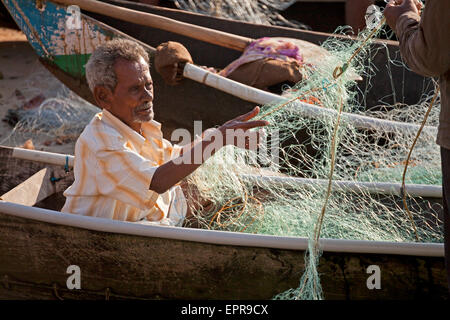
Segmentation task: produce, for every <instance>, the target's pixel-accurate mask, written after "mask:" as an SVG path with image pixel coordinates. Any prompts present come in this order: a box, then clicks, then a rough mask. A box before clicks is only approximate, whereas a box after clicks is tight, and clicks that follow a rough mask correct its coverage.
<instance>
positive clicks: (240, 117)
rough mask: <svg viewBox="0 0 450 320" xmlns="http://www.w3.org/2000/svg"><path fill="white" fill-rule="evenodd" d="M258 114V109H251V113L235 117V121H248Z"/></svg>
mask: <svg viewBox="0 0 450 320" xmlns="http://www.w3.org/2000/svg"><path fill="white" fill-rule="evenodd" d="M258 113H259V107H255V108H253V110H252V111H250V112H247V113H246V114H243V115H241V116H239V117H237V118H236V119H235V120H237V121H248V120H249V119H251V118H253V117H255V116H256V115H257V114H258Z"/></svg>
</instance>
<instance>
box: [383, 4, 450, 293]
mask: <svg viewBox="0 0 450 320" xmlns="http://www.w3.org/2000/svg"><path fill="white" fill-rule="evenodd" d="M420 9H421V4H420V3H419V2H418V1H417V0H396V1H390V2H389V3H388V4H387V5H386V9H385V10H384V15H385V17H386V21H387V23H388V24H389V26H390V27H391V28H392V30H395V33H396V35H397V38H398V39H399V42H400V51H401V54H402V57H403V59H404V60H405V61H406V63H407V65H408V66H409V67H410V68H411V69H412V70H413V71H415V72H417V73H419V74H421V75H423V76H427V77H439V86H440V94H441V113H440V118H439V128H438V135H437V143H438V144H439V145H440V146H441V161H442V187H443V206H444V239H445V240H444V246H445V261H446V268H447V280H448V283H449V291H450V211H449V205H450V1H448V0H427V2H426V7H425V9H424V10H423V13H422V17H421V16H420V13H419V11H420Z"/></svg>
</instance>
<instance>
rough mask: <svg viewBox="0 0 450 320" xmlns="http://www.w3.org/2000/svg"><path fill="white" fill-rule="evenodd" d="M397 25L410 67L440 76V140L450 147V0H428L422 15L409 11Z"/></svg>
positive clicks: (415, 70)
mask: <svg viewBox="0 0 450 320" xmlns="http://www.w3.org/2000/svg"><path fill="white" fill-rule="evenodd" d="M395 29H396V30H395V33H396V35H397V37H398V39H399V43H400V52H401V54H402V57H403V59H404V60H405V62H406V64H407V65H408V67H410V68H411V69H412V70H413V71H414V72H416V73H418V74H421V75H423V76H428V77H439V86H440V94H441V113H440V117H439V128H438V135H437V139H436V141H437V143H438V144H439V145H440V146H441V147H444V148H446V149H450V1H442V0H428V1H427V2H426V6H425V8H424V10H423V13H422V16H419V15H417V14H416V13H414V12H406V13H404V14H402V15H401V16H400V17H399V18H398V20H397V22H396V26H395Z"/></svg>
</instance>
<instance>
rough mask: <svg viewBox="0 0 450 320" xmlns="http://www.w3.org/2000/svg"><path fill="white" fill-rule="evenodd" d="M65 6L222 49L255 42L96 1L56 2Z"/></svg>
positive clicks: (74, 0)
mask: <svg viewBox="0 0 450 320" xmlns="http://www.w3.org/2000/svg"><path fill="white" fill-rule="evenodd" d="M54 1H55V2H57V3H61V4H64V5H67V6H69V5H77V6H79V7H80V8H81V9H83V10H86V11H90V12H95V13H99V14H103V15H105V16H109V17H112V18H116V19H120V20H123V21H127V22H131V23H135V24H140V25H144V26H148V27H152V28H157V29H162V30H166V31H169V32H173V33H177V34H180V35H183V36H186V37H190V38H194V39H197V40H201V41H205V42H209V43H212V44H215V45H219V46H222V47H226V48H230V49H234V50H238V51H244V50H245V48H247V46H248V45H249V44H250V43H251V42H252V41H253V39H251V38H247V37H242V36H238V35H234V34H230V33H227V32H223V31H218V30H214V29H208V28H205V27H200V26H196V25H193V24H189V23H185V22H180V21H177V20H173V19H170V18H166V17H161V16H158V15H156V14H151V13H146V12H140V11H137V10H132V9H128V8H122V7H118V6H114V5H111V4H107V3H103V2H100V1H96V0H54Z"/></svg>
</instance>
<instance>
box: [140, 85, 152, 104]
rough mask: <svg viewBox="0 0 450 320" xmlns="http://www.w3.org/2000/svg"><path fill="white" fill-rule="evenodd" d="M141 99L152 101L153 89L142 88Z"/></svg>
mask: <svg viewBox="0 0 450 320" xmlns="http://www.w3.org/2000/svg"><path fill="white" fill-rule="evenodd" d="M142 99H143V100H144V101H148V102H151V101H153V90H152V89H150V90H149V89H147V88H144V93H143V97H142Z"/></svg>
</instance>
